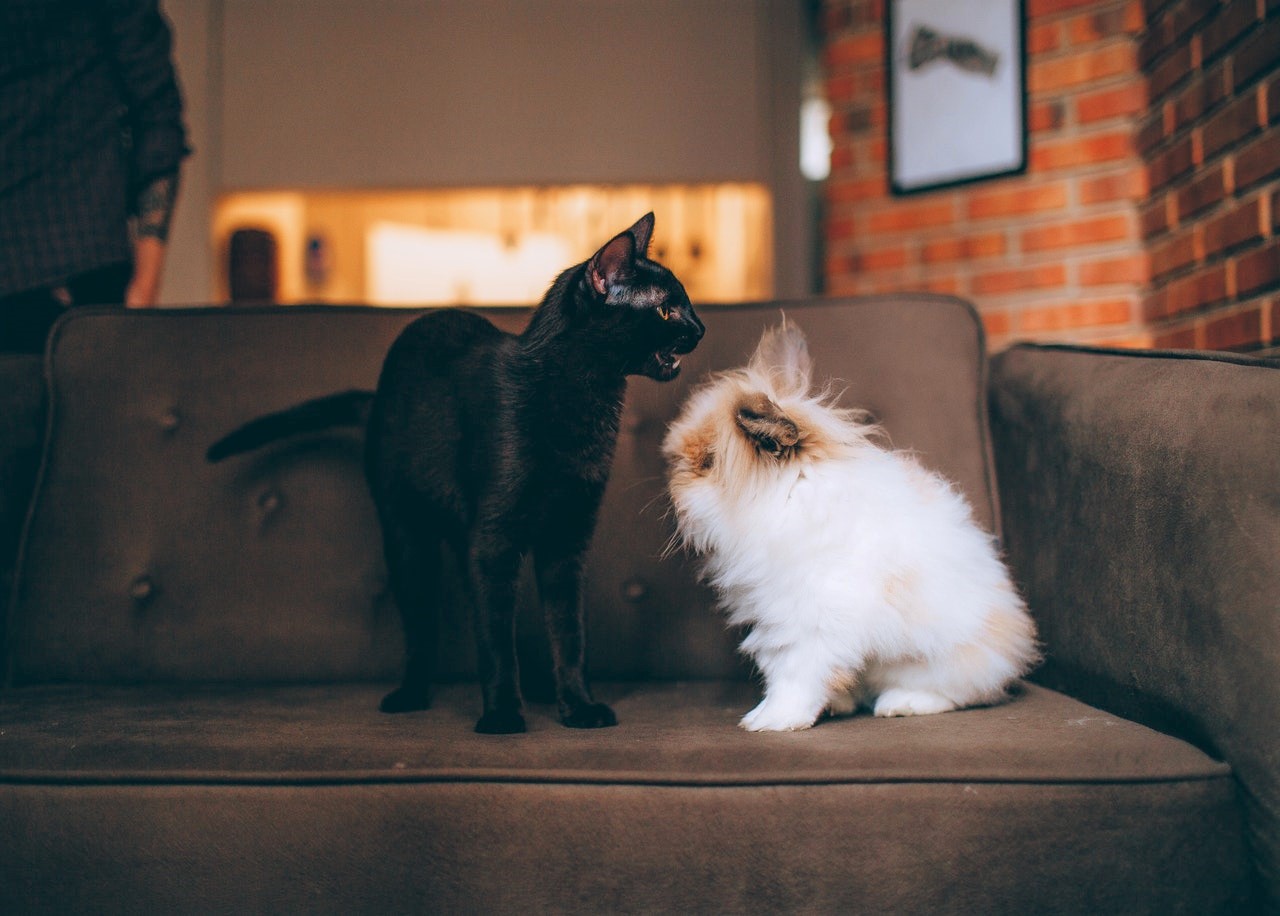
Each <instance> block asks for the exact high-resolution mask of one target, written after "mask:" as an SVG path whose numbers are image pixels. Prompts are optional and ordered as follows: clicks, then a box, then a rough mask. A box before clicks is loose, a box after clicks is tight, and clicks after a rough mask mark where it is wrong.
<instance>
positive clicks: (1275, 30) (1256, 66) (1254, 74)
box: [1231, 17, 1280, 92]
mask: <svg viewBox="0 0 1280 916" xmlns="http://www.w3.org/2000/svg"><path fill="white" fill-rule="evenodd" d="M1277 65H1280V17H1275V18H1272V19H1269V20H1268V21H1267V22H1266V24H1264V25H1262V26H1261V27H1259V28H1256V29H1254V30H1253V31H1252V32H1251V33H1250V35H1249V37H1248V38H1246V39H1245V40H1244V41H1242V42H1241V43H1240V45H1239V47H1237V48H1236V50H1235V53H1234V54H1233V55H1232V58H1231V73H1232V76H1233V78H1234V81H1235V88H1236V91H1237V92H1238V91H1239V90H1240V89H1241V88H1242V87H1244V86H1246V85H1248V84H1249V83H1251V82H1253V81H1254V80H1255V79H1257V78H1258V76H1260V75H1261V74H1263V73H1264V72H1267V71H1270V70H1273V69H1275V67H1276V66H1277Z"/></svg>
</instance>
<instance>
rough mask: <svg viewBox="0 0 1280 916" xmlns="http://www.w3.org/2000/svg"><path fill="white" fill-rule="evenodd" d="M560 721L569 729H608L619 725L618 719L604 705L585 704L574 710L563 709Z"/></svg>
mask: <svg viewBox="0 0 1280 916" xmlns="http://www.w3.org/2000/svg"><path fill="white" fill-rule="evenodd" d="M560 721H561V722H563V723H564V724H565V725H567V726H568V727H569V728H608V727H610V726H611V725H617V724H618V717H617V716H615V715H614V714H613V710H612V709H610V708H609V707H608V706H606V705H605V704H603V703H583V704H582V705H580V706H575V707H574V708H573V709H568V710H565V709H562V710H561V711H560Z"/></svg>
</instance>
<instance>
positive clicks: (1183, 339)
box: [1152, 324, 1203, 350]
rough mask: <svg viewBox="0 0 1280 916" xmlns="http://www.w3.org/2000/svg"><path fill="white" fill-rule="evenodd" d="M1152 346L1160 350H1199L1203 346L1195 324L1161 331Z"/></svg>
mask: <svg viewBox="0 0 1280 916" xmlns="http://www.w3.org/2000/svg"><path fill="white" fill-rule="evenodd" d="M1152 345H1153V346H1155V347H1156V348H1157V349H1160V350H1199V349H1202V348H1203V347H1202V344H1201V343H1200V342H1199V340H1198V339H1197V336H1196V326H1195V325H1194V324H1183V325H1181V326H1178V327H1174V328H1171V329H1169V330H1166V331H1160V332H1159V333H1157V334H1156V335H1155V337H1154V339H1153V340H1152Z"/></svg>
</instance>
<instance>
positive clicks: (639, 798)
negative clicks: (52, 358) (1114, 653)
mask: <svg viewBox="0 0 1280 916" xmlns="http://www.w3.org/2000/svg"><path fill="white" fill-rule="evenodd" d="M380 690H381V687H379V686H378V685H364V686H360V685H346V686H344V685H324V686H277V687H262V688H253V687H246V686H225V685H224V686H193V685H185V686H184V685H175V686H169V687H157V686H149V687H105V686H92V685H90V686H61V687H57V686H41V687H30V688H22V689H17V690H12V691H9V693H8V695H7V697H5V699H3V700H0V721H4V722H5V723H6V726H5V728H4V734H3V735H0V823H4V824H5V825H6V827H5V829H4V830H0V862H3V863H5V867H6V868H7V869H8V873H9V874H8V877H9V880H7V881H5V882H0V910H3V911H5V912H33V911H34V912H39V911H49V912H52V911H58V910H61V911H64V912H65V911H71V910H78V909H83V908H85V907H86V906H90V905H91V906H92V907H93V908H95V909H96V908H98V906H99V904H100V903H101V902H102V901H104V900H106V901H113V900H114V901H118V903H117V904H115V905H116V906H118V908H119V909H120V910H121V911H131V912H143V911H153V912H154V911H166V912H179V911H181V912H187V911H201V912H210V911H217V912H348V913H353V912H463V911H465V912H513V911H524V912H530V911H531V912H544V911H548V912H549V911H554V912H682V911H683V912H706V911H715V912H748V911H750V912H797V911H803V912H886V911H893V912H940V913H973V912H984V913H991V912H1003V913H1019V912H1062V913H1072V912H1077V913H1078V912H1086V911H1098V912H1173V913H1177V912H1185V913H1225V912H1231V911H1232V910H1233V909H1234V908H1235V907H1238V906H1239V905H1241V904H1242V903H1243V901H1244V899H1245V897H1244V895H1245V894H1246V892H1247V884H1246V878H1247V873H1246V864H1245V859H1244V856H1243V854H1242V850H1241V846H1242V842H1243V840H1242V833H1241V830H1240V825H1239V810H1238V807H1237V805H1236V801H1235V787H1234V782H1233V780H1232V779H1231V777H1230V771H1229V770H1228V768H1227V767H1226V766H1224V765H1223V764H1222V763H1219V762H1217V761H1214V760H1213V759H1211V758H1210V757H1208V756H1207V755H1205V754H1203V753H1202V752H1200V751H1198V750H1196V749H1195V748H1193V747H1191V746H1190V745H1188V744H1185V743H1183V742H1180V741H1178V740H1176V739H1173V738H1169V737H1167V736H1164V735H1161V734H1159V733H1157V732H1154V731H1150V730H1148V729H1146V728H1144V727H1142V726H1140V725H1136V724H1134V723H1131V722H1126V721H1124V720H1122V719H1118V718H1116V717H1114V716H1110V715H1107V714H1105V713H1101V712H1099V711H1098V710H1096V709H1092V708H1090V707H1088V706H1085V705H1083V704H1081V703H1079V702H1077V701H1075V700H1072V699H1070V698H1068V697H1065V696H1063V695H1061V694H1058V693H1055V692H1053V691H1050V690H1046V689H1044V688H1041V687H1036V686H1028V687H1026V688H1025V690H1024V691H1023V692H1022V693H1021V694H1020V695H1018V696H1017V697H1016V698H1015V699H1014V700H1013V701H1012V702H1011V703H1009V704H1006V705H1003V706H997V707H992V708H988V709H975V710H966V711H963V712H958V713H953V714H948V715H942V716H932V717H922V718H916V719H889V720H885V719H874V718H871V717H869V716H865V715H864V716H858V717H855V718H852V719H839V720H832V721H828V722H825V723H822V724H820V725H819V726H818V727H816V728H814V729H813V730H811V731H808V732H799V733H784V734H772V735H769V734H765V735H757V734H749V733H746V732H743V731H742V730H740V729H738V728H737V727H736V721H737V718H738V717H739V716H740V715H741V714H742V712H744V711H745V710H746V709H747V708H749V706H750V705H751V704H752V703H753V702H754V699H755V696H756V689H755V687H753V686H752V685H751V684H748V683H744V682H741V681H729V682H724V681H722V682H700V683H699V682H685V683H676V682H669V683H664V682H646V683H609V684H602V685H600V688H599V690H598V693H599V695H600V696H601V697H602V698H604V699H606V700H608V701H609V702H611V703H612V704H613V706H614V708H615V710H616V711H617V712H618V716H619V720H620V724H619V725H618V727H617V728H613V729H607V730H604V731H598V732H580V731H572V730H569V729H565V728H562V727H560V726H559V725H558V724H557V723H556V722H555V721H554V719H553V716H552V713H553V710H552V709H551V708H549V707H534V708H533V709H532V710H531V715H530V717H529V719H530V731H529V733H528V734H525V735H520V736H515V737H510V738H494V737H492V736H480V735H475V734H473V733H472V732H471V731H470V725H471V723H472V722H473V721H474V717H475V715H476V713H477V711H478V695H477V691H476V690H475V689H474V688H473V687H471V686H470V685H466V686H456V687H451V688H446V689H445V690H443V691H442V692H441V695H440V696H439V698H438V702H437V704H436V707H435V708H434V709H432V710H429V711H426V712H422V713H413V714H410V715H404V716H379V715H378V714H377V713H375V712H373V709H374V707H375V705H376V703H377V700H378V696H379V693H380ZM491 869H496V873H495V872H494V871H491ZM65 875H75V876H76V877H75V881H73V882H68V881H66V880H61V878H62V876H65ZM230 875H234V876H235V878H234V880H230V879H229V877H228V876H230ZM108 908H111V907H108Z"/></svg>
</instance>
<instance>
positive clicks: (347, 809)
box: [0, 295, 1280, 914]
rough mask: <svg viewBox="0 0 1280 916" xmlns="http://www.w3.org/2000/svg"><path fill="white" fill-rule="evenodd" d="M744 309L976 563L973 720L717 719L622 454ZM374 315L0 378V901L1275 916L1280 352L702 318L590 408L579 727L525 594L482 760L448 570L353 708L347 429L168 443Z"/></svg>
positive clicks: (244, 401)
mask: <svg viewBox="0 0 1280 916" xmlns="http://www.w3.org/2000/svg"><path fill="white" fill-rule="evenodd" d="M780 310H784V311H785V313H786V315H787V316H788V319H789V320H791V321H794V322H795V323H797V324H798V325H800V327H801V328H802V329H803V330H804V331H805V332H806V333H807V335H808V337H809V340H810V344H811V349H812V351H813V356H814V360H815V365H816V367H817V373H818V374H819V375H825V376H831V377H835V378H838V379H839V380H840V383H839V387H838V390H840V391H841V392H842V394H841V399H842V401H843V402H844V403H846V404H849V405H857V406H859V407H863V408H865V409H867V410H869V411H870V412H871V413H872V414H873V416H874V417H875V418H876V419H877V420H878V421H879V422H880V423H881V424H882V425H883V426H884V427H885V428H886V430H887V431H888V433H889V436H890V437H891V439H892V442H893V443H894V445H895V446H896V447H899V448H904V449H911V450H913V451H914V452H916V453H917V454H918V455H919V456H920V458H921V459H922V460H923V461H924V462H925V463H926V464H928V465H929V466H931V467H933V468H936V469H937V470H939V471H941V472H942V473H944V474H946V475H947V476H948V477H949V478H950V479H951V480H953V481H954V482H955V484H956V485H957V486H958V487H959V488H960V489H961V490H962V491H963V492H964V493H965V494H966V495H967V497H968V498H969V500H970V501H971V503H972V505H973V509H974V514H975V516H976V518H977V519H978V521H979V522H980V523H981V524H983V525H984V526H986V527H987V528H988V529H989V530H990V531H991V532H992V533H993V534H994V535H996V536H997V537H999V538H1001V543H1002V546H1003V550H1004V551H1005V554H1006V556H1007V558H1008V560H1009V562H1010V564H1011V567H1012V569H1013V572H1014V577H1015V580H1016V582H1017V583H1018V586H1019V588H1020V589H1021V590H1022V591H1023V593H1024V594H1025V596H1026V598H1027V600H1028V603H1029V605H1030V607H1031V609H1032V613H1033V615H1034V616H1035V619H1036V622H1037V626H1038V628H1039V632H1040V636H1041V638H1042V640H1043V643H1044V651H1045V659H1046V660H1045V663H1044V665H1043V666H1042V667H1041V668H1040V669H1038V670H1037V671H1036V672H1034V673H1033V674H1032V675H1031V676H1030V677H1029V679H1028V680H1027V681H1025V682H1021V683H1019V684H1018V685H1017V686H1016V688H1015V689H1014V691H1013V694H1012V697H1011V699H1010V700H1009V702H1007V703H1005V704H1002V705H998V706H992V707H986V708H978V709H969V710H963V711H958V712H953V713H947V714H944V715H938V716H923V717H914V718H899V719H876V718H873V717H871V716H868V715H866V714H861V715H856V716H853V717H842V718H834V719H828V720H825V721H823V722H821V723H820V724H819V725H818V726H817V727H815V728H813V729H811V730H808V731H801V732H790V733H774V734H751V733H747V732H745V731H743V730H741V729H739V728H738V727H737V720H738V718H739V717H740V716H741V715H742V714H743V713H744V712H745V711H746V710H748V709H749V708H750V707H751V706H752V705H754V703H755V701H756V699H757V698H758V692H759V684H758V682H757V681H756V680H754V679H753V674H752V671H751V670H750V668H749V666H748V665H746V664H745V663H744V661H743V659H742V658H741V657H740V656H739V655H738V653H737V652H736V644H737V641H738V639H739V638H740V637H741V634H738V633H733V632H730V631H728V630H727V629H726V628H725V626H724V624H723V618H722V616H721V615H720V613H719V612H718V611H717V610H716V608H715V604H714V599H713V596H712V595H711V594H710V593H709V591H708V590H707V589H706V588H705V587H703V586H702V585H700V584H699V582H698V580H697V576H696V566H695V564H694V562H693V561H692V560H691V558H689V557H687V556H684V555H682V554H680V553H675V554H670V553H669V552H668V551H667V549H666V548H667V547H668V544H669V540H670V537H671V534H672V520H671V517H670V513H669V507H668V504H667V502H666V497H665V488H664V468H663V465H662V460H661V457H660V453H659V443H660V442H661V439H662V436H663V432H664V429H665V426H666V424H667V423H668V422H669V421H670V420H671V419H672V418H673V417H674V415H675V412H676V410H677V408H678V406H679V404H680V403H681V401H682V399H683V397H684V396H685V395H686V394H687V393H688V391H689V390H690V386H692V385H694V384H696V383H697V382H698V381H699V379H701V378H704V377H705V376H706V374H707V373H708V372H710V371H713V370H716V369H722V368H727V367H731V366H734V365H737V364H739V363H741V362H742V361H743V359H744V358H745V357H746V355H747V354H748V353H749V352H750V351H751V349H752V348H753V346H754V344H755V342H756V339H757V337H758V335H759V333H760V330H761V329H762V328H763V327H764V326H766V325H768V324H772V323H775V322H776V321H777V319H778V316H779V312H780ZM487 314H489V315H491V316H492V317H493V319H494V320H495V322H497V323H498V324H499V325H501V326H503V327H506V328H508V329H513V330H514V329H518V328H519V327H520V326H521V325H522V323H523V322H524V321H525V320H526V318H527V314H528V313H527V311H525V310H520V309H498V310H491V311H489V312H487ZM413 315H414V313H413V312H411V311H404V310H391V309H374V308H364V307H336V306H328V307H326V306H296V307H275V308H269V307H267V308H248V309H224V308H219V309H183V310H159V311H138V312H123V311H113V310H101V311H93V310H86V311H80V312H75V313H72V314H70V315H68V316H66V317H65V318H64V319H63V320H62V321H61V322H60V323H59V324H58V325H57V326H56V327H55V329H54V331H53V333H52V335H51V338H50V341H49V346H48V349H47V352H46V353H45V355H44V358H43V359H37V358H34V357H21V356H9V357H0V549H2V550H3V553H2V554H0V557H2V559H0V578H2V579H3V580H4V581H3V584H4V585H5V586H6V591H7V594H8V595H9V596H10V600H9V601H8V602H7V611H6V612H5V615H6V616H5V618H4V626H3V627H0V634H3V640H4V641H3V646H2V648H3V652H2V653H0V657H2V658H3V664H4V687H3V689H0V912H3V913H6V914H19V913H73V912H95V913H114V912H120V913H144V912H145V913H294V912H297V913H436V912H442V913H444V912H494V913H505V912H522V913H531V912H557V913H577V912H583V913H605V912H637V913H676V912H690V913H746V912H753V913H754V912H813V913H837V912H838V913H966V914H969V913H1019V914H1021V913H1161V914H1164V913H1197V914H1203V913H1239V912H1266V911H1269V910H1275V908H1276V905H1277V901H1278V900H1280V727H1278V725H1280V689H1278V688H1277V683H1280V607H1278V604H1277V601H1278V599H1277V597H1276V596H1277V595H1278V594H1280V448H1277V446H1278V445H1280V435H1278V432H1277V431H1278V430H1280V416H1278V412H1280V371H1278V369H1280V365H1277V364H1275V363H1268V362H1267V361H1264V360H1256V359H1249V358H1248V357H1243V356H1230V355H1213V354H1191V353H1128V352H1121V351H1109V350H1091V349H1086V348H1078V347H1051V346H1032V345H1020V346H1015V347H1013V348H1011V349H1009V350H1006V351H1005V352H1002V353H1000V354H998V355H996V356H995V357H993V358H992V359H990V360H988V358H987V356H986V355H985V342H984V338H983V334H982V326H981V323H980V321H979V320H978V318H977V315H976V313H975V312H974V310H973V308H972V307H971V306H970V305H969V304H967V303H965V302H963V301H961V300H958V299H954V298H949V297H943V296H934V295H899V296H880V297H866V298H852V299H837V298H828V299H814V300H812V301H805V302H788V303H758V304H749V305H741V306H723V307H721V306H705V307H703V308H702V309H701V310H700V315H701V317H702V318H703V319H704V321H705V323H706V326H707V334H706V337H705V339H704V341H703V343H702V344H701V345H700V346H699V348H698V349H697V351H695V353H693V354H692V355H690V356H689V357H687V358H686V360H685V368H684V371H683V373H682V375H681V377H680V378H679V379H677V380H676V381H675V382H672V383H669V384H666V385H660V384H657V383H655V382H652V381H650V380H647V379H633V380H632V381H631V382H630V384H629V388H628V398H627V404H626V408H625V414H624V417H623V425H622V433H621V437H620V439H619V442H618V447H617V453H616V457H615V461H614V467H613V474H612V477H611V480H610V483H609V489H608V493H607V496H606V500H605V504H604V506H603V508H602V511H601V518H600V524H599V527H598V530H597V534H596V538H595V542H594V545H593V548H592V552H591V556H590V563H589V570H588V576H587V585H586V606H587V608H588V628H589V635H588V664H589V670H590V676H591V679H592V684H593V689H594V692H595V694H596V696H597V697H598V698H600V699H602V700H605V701H607V702H609V703H610V704H611V705H612V706H613V708H614V710H615V711H616V713H617V715H618V719H619V724H618V725H617V726H616V727H614V728H608V729H600V730H589V731H582V730H573V729H567V728H564V727H562V726H561V725H560V724H559V723H558V722H557V720H556V718H555V706H554V701H553V694H552V689H551V681H550V673H549V672H550V662H549V654H548V649H547V646H546V644H545V637H544V636H543V635H542V627H541V623H540V618H539V612H538V610H537V607H536V601H535V598H536V595H535V594H534V589H533V586H532V585H531V584H530V583H531V578H530V577H529V576H528V575H526V576H525V578H524V580H523V581H524V586H523V587H522V588H523V591H522V598H521V611H520V615H519V618H520V623H519V627H520V652H521V669H522V679H523V682H524V690H525V696H526V701H527V703H528V722H529V731H528V732H527V733H526V734H522V735H509V736H486V735H477V734H475V733H474V732H473V731H472V726H473V724H474V721H475V718H476V716H477V714H478V711H479V703H480V696H479V690H478V688H477V687H476V686H475V685H474V684H473V683H471V682H470V679H471V677H472V676H473V673H474V664H475V650H474V647H473V645H472V640H471V638H470V624H469V620H468V612H467V608H466V606H465V601H464V600H463V598H462V595H461V593H460V592H459V590H458V588H457V585H456V581H455V579H456V574H455V573H454V572H453V571H449V575H448V576H446V580H445V581H444V582H442V584H441V587H442V588H444V589H445V590H446V592H447V594H448V595H449V599H448V600H447V601H446V602H445V603H446V605H447V608H448V610H447V612H446V615H445V620H444V621H443V625H442V630H441V638H440V672H441V680H442V683H441V685H440V688H439V690H438V693H437V696H436V701H435V704H434V706H433V708H432V709H430V710H426V711H422V712H414V713H408V714H403V715H395V716H389V715H384V714H381V713H379V712H378V711H377V705H378V701H379V699H380V697H381V696H382V694H383V693H384V692H385V691H386V690H388V689H389V688H390V687H391V686H393V685H394V683H395V681H396V679H397V677H398V675H399V671H400V665H401V652H402V642H401V636H400V633H399V624H398V617H397V613H396V610H395V607H394V605H393V603H392V600H391V598H390V596H389V594H388V591H387V583H386V576H385V570H384V568H383V565H382V560H381V554H380V542H379V533H378V528H377V524H376V521H375V517H374V511H373V507H372V504H371V502H370V500H369V498H368V495H367V492H366V490H365V484H364V480H363V476H362V471H361V435H360V432H359V430H356V429H339V430H333V431H330V432H328V433H325V434H322V435H311V436H305V437H300V438H297V439H292V440H287V441H282V442H279V443H276V444H274V445H272V446H270V447H268V448H265V449H262V450H261V451H258V452H254V453H251V454H247V455H243V456H238V457H236V458H234V459H231V460H228V461H225V462H222V463H220V464H216V465H215V464H210V463H208V462H207V461H206V460H205V457H204V453H205V450H206V449H207V448H208V446H209V445H210V444H211V443H212V442H214V441H215V440H217V439H218V438H219V437H221V436H222V435H223V434H225V433H226V432H227V431H229V430H230V429H232V428H234V427H236V426H237V425H239V424H241V423H243V422H244V421H246V420H248V419H250V418H252V417H255V416H258V415H261V414H263V413H266V412H269V411H272V410H276V409H279V408H283V407H286V406H289V405H291V404H294V403H296V402H298V401H301V400H303V399H305V398H308V397H312V396H315V395H319V394H324V393H328V392H331V391H338V390H342V389H346V388H352V387H357V388H371V387H372V386H373V385H374V383H375V381H376V378H377V373H378V368H379V365H380V362H381V358H382V355H383V354H384V352H385V351H386V349H387V347H388V346H389V344H390V342H391V341H392V340H393V338H394V337H395V335H396V334H397V332H398V331H399V330H400V328H402V327H403V326H404V325H405V324H406V323H407V322H408V321H409V320H411V318H412V317H413ZM527 572H528V571H527V570H526V573H527Z"/></svg>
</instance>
